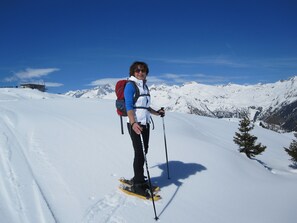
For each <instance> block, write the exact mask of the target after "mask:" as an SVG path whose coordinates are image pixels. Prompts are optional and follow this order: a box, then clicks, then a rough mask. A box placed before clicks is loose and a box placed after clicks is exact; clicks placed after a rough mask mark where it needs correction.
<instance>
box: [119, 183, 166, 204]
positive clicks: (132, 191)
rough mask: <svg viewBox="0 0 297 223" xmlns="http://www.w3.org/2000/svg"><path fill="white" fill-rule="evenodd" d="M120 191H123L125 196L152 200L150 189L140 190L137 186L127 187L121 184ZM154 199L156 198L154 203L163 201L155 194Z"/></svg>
mask: <svg viewBox="0 0 297 223" xmlns="http://www.w3.org/2000/svg"><path fill="white" fill-rule="evenodd" d="M119 189H120V190H121V191H123V192H124V193H125V194H128V195H131V196H134V197H138V198H140V199H143V200H152V195H151V192H150V190H149V189H148V188H146V189H145V188H142V189H140V188H135V186H127V185H124V184H121V185H120V186H119ZM153 198H154V201H158V200H160V199H161V196H160V195H158V194H154V195H153Z"/></svg>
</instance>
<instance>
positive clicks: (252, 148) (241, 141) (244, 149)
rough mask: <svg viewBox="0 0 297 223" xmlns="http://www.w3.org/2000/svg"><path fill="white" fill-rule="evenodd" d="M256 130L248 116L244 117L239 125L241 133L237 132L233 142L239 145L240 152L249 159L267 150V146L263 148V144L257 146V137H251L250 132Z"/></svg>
mask: <svg viewBox="0 0 297 223" xmlns="http://www.w3.org/2000/svg"><path fill="white" fill-rule="evenodd" d="M253 128H254V125H253V124H252V123H251V121H250V120H249V118H248V117H247V116H244V117H243V119H242V120H241V121H240V123H239V128H238V130H239V132H240V133H238V132H235V136H234V137H233V141H234V142H235V143H236V144H237V145H239V152H241V153H245V154H246V155H247V157H248V158H250V159H251V158H253V157H255V156H256V155H259V154H261V153H262V152H264V150H265V149H266V146H262V145H261V143H259V144H257V145H255V143H256V140H257V137H256V136H253V135H251V134H250V133H249V132H250V131H251V130H252V129H253Z"/></svg>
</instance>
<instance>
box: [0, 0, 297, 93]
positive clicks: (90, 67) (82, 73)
mask: <svg viewBox="0 0 297 223" xmlns="http://www.w3.org/2000/svg"><path fill="white" fill-rule="evenodd" d="M296 12H297V1H295V0H269V1H268V0H267V1H264V0H258V1H254V0H250V1H241V0H237V1H228V0H207V1H199V0H191V1H189V0H183V1H178V0H176V1H167V0H137V1H136V0H125V1H124V0H97V1H89V0H84V1H75V0H73V1H70V0H69V1H67V0H47V1H46V0H36V1H33V0H27V1H21V0H19V1H18V0H1V1H0V30H1V33H0V86H13V85H18V84H19V83H21V82H45V83H46V85H47V86H48V89H49V92H57V93H58V92H59V93H64V92H66V91H69V90H77V89H86V88H92V87H94V86H95V85H97V84H100V83H105V82H108V81H115V80H116V79H119V78H123V77H127V76H128V71H129V67H130V65H131V63H132V62H133V61H135V60H140V61H145V62H147V63H148V64H149V67H150V74H149V78H148V81H149V82H150V83H162V82H164V83H167V84H182V83H184V82H188V81H197V82H200V83H204V84H226V83H230V82H231V83H237V84H256V83H259V82H261V83H269V82H275V81H278V80H282V79H288V78H289V77H292V76H294V75H297V28H296V27H297V13H296Z"/></svg>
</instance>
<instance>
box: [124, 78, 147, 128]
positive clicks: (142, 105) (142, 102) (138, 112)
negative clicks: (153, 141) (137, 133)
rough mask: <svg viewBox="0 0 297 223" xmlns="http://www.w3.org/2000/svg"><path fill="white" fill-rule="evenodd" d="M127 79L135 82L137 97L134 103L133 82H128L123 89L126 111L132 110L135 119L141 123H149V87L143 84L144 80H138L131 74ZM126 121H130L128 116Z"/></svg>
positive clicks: (134, 91)
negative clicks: (137, 91)
mask: <svg viewBox="0 0 297 223" xmlns="http://www.w3.org/2000/svg"><path fill="white" fill-rule="evenodd" d="M129 80H130V81H133V82H134V83H136V86H137V87H138V89H139V97H138V99H137V101H136V102H135V103H134V95H135V94H136V90H135V87H134V85H133V83H130V82H128V83H127V85H126V87H125V91H124V95H125V103H126V109H127V111H129V110H134V114H135V117H134V118H135V121H136V122H139V123H141V124H142V125H146V124H147V123H150V118H151V114H150V112H149V108H150V105H151V97H150V95H149V89H148V87H147V86H146V84H145V82H146V81H142V80H138V79H137V78H136V77H134V76H131V77H130V78H129ZM127 122H130V120H129V118H128V120H127Z"/></svg>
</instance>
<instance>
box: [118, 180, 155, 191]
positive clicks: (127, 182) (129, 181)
mask: <svg viewBox="0 0 297 223" xmlns="http://www.w3.org/2000/svg"><path fill="white" fill-rule="evenodd" d="M119 181H120V182H121V183H122V184H124V185H126V186H129V187H132V186H133V183H134V182H133V178H132V179H131V180H128V179H126V178H124V177H122V178H120V179H119ZM146 184H147V185H148V186H149V183H148V182H146ZM152 189H153V192H154V193H157V192H159V191H160V190H161V188H160V187H159V186H157V185H152Z"/></svg>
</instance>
